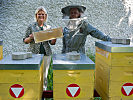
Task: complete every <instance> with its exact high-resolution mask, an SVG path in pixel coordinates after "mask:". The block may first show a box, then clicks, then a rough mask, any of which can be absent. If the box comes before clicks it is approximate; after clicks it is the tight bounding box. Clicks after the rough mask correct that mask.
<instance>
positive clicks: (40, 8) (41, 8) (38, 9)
mask: <svg viewBox="0 0 133 100" xmlns="http://www.w3.org/2000/svg"><path fill="white" fill-rule="evenodd" d="M40 10H43V11H44V12H45V13H46V14H47V10H46V9H45V8H44V7H43V6H40V7H38V8H37V9H36V11H35V15H36V14H37V13H38V11H40Z"/></svg>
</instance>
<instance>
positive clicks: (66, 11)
mask: <svg viewBox="0 0 133 100" xmlns="http://www.w3.org/2000/svg"><path fill="white" fill-rule="evenodd" d="M72 8H77V9H78V10H79V12H80V14H81V16H80V18H74V19H70V18H69V16H70V9H72ZM85 10H86V7H84V6H79V5H69V6H66V7H64V8H62V10H61V12H62V13H63V17H62V20H63V22H64V23H65V25H66V27H67V28H68V29H69V30H71V31H73V30H75V29H77V28H79V27H80V26H79V25H80V24H82V22H83V20H84V19H86V18H87V17H83V14H84V12H85Z"/></svg>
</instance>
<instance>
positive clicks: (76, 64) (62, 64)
mask: <svg viewBox="0 0 133 100" xmlns="http://www.w3.org/2000/svg"><path fill="white" fill-rule="evenodd" d="M53 69H54V70H85V69H95V63H94V62H93V61H92V60H91V59H90V58H89V57H87V56H86V55H84V54H81V55H80V59H79V60H70V59H68V58H67V56H66V54H56V55H53Z"/></svg>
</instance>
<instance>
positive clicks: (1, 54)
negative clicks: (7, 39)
mask: <svg viewBox="0 0 133 100" xmlns="http://www.w3.org/2000/svg"><path fill="white" fill-rule="evenodd" d="M1 59H3V46H1V45H0V60H1Z"/></svg>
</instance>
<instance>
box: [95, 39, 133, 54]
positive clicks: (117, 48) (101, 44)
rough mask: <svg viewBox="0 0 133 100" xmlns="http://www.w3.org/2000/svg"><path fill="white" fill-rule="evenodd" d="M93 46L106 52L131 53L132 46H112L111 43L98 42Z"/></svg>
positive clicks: (132, 50)
mask: <svg viewBox="0 0 133 100" xmlns="http://www.w3.org/2000/svg"><path fill="white" fill-rule="evenodd" d="M95 46H96V47H99V48H101V49H103V50H105V51H108V52H133V45H124V44H112V42H107V41H98V42H96V43H95Z"/></svg>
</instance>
